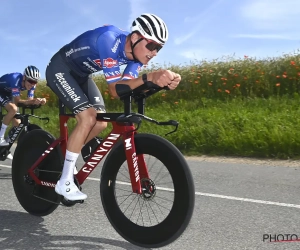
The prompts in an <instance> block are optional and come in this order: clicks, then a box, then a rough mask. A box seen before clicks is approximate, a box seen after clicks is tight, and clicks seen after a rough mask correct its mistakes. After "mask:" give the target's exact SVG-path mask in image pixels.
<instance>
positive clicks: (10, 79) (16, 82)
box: [0, 73, 36, 98]
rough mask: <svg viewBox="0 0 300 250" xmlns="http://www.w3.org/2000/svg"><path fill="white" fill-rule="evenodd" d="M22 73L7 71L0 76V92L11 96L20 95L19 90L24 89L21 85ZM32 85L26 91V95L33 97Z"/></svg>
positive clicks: (33, 88)
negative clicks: (7, 72)
mask: <svg viewBox="0 0 300 250" xmlns="http://www.w3.org/2000/svg"><path fill="white" fill-rule="evenodd" d="M22 81H23V75H22V74H21V73H9V74H5V75H3V76H1V77H0V93H4V94H8V95H12V96H13V97H17V96H20V92H21V91H24V90H26V89H25V88H23V87H22ZM35 88H36V85H34V86H33V87H32V88H31V89H30V90H28V92H27V97H29V98H32V97H34V90H35Z"/></svg>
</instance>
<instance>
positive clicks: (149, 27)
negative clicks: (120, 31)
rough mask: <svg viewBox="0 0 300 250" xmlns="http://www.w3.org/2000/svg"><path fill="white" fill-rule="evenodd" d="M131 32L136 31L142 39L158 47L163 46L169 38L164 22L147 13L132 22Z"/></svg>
mask: <svg viewBox="0 0 300 250" xmlns="http://www.w3.org/2000/svg"><path fill="white" fill-rule="evenodd" d="M131 31H132V32H134V31H138V32H139V33H140V34H141V35H142V36H143V37H144V38H146V39H150V40H152V41H155V42H156V43H158V44H160V45H164V44H165V42H166V41H167V40H168V36H169V33H168V28H167V25H166V24H165V22H164V21H163V20H162V19H161V18H159V17H158V16H156V15H153V14H148V13H145V14H142V15H140V16H139V17H138V18H136V19H135V20H134V21H133V23H132V27H131Z"/></svg>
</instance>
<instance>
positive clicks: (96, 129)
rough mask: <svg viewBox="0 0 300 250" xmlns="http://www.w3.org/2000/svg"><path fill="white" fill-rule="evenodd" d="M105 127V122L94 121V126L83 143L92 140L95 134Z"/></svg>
mask: <svg viewBox="0 0 300 250" xmlns="http://www.w3.org/2000/svg"><path fill="white" fill-rule="evenodd" d="M106 127H107V122H96V124H95V126H94V127H93V129H92V130H91V132H90V133H89V135H88V137H87V138H86V140H85V142H84V144H87V143H88V142H89V141H90V140H92V139H93V138H94V137H95V136H97V135H99V134H100V133H101V132H102V131H103V130H104V129H106Z"/></svg>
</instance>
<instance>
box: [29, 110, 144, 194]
mask: <svg viewBox="0 0 300 250" xmlns="http://www.w3.org/2000/svg"><path fill="white" fill-rule="evenodd" d="M122 115H124V113H102V114H97V121H104V122H111V123H112V126H113V129H112V130H111V132H110V133H109V135H108V136H107V137H106V138H105V139H104V140H103V141H102V142H101V144H100V145H98V147H97V148H96V150H95V151H94V153H93V154H92V155H91V156H90V157H89V159H88V160H87V161H86V162H85V164H84V165H83V167H82V168H81V169H80V170H79V171H78V173H77V175H76V179H77V181H78V184H79V185H81V184H82V183H83V182H84V181H85V180H86V178H87V177H88V176H89V175H90V174H91V173H92V172H93V171H94V169H95V168H96V167H97V165H98V164H99V163H100V162H101V161H102V159H103V158H104V157H105V155H106V154H107V153H108V152H109V151H110V149H112V148H113V147H114V145H115V144H116V143H117V141H118V140H119V139H120V138H121V139H122V141H123V145H124V150H125V152H126V159H127V163H128V168H129V173H130V179H131V185H132V191H133V192H135V193H138V194H141V193H142V188H141V179H143V178H149V173H148V170H147V167H146V163H145V160H144V156H143V155H137V154H136V150H135V144H134V135H135V134H136V128H135V126H134V125H133V124H124V123H118V122H117V121H116V120H117V118H118V117H120V116H122ZM74 117H75V116H74V115H72V114H65V113H62V114H60V116H59V123H60V137H59V138H58V139H56V140H55V141H54V142H53V143H51V145H50V146H49V147H48V148H47V149H46V150H45V151H44V153H43V154H42V155H41V156H40V157H39V158H38V160H37V161H36V162H35V163H34V164H33V165H32V167H31V168H30V169H29V170H28V173H29V176H30V177H31V178H32V179H33V180H34V181H35V183H36V184H38V185H42V186H47V187H51V188H54V187H55V185H56V183H52V182H48V181H43V180H40V179H39V178H38V177H37V176H36V175H35V173H34V170H35V169H36V168H37V167H38V165H39V164H40V163H41V162H42V161H43V160H44V159H45V158H46V157H47V156H48V155H49V154H50V152H51V151H52V150H53V149H54V148H55V147H57V146H58V145H60V148H61V151H62V154H63V155H65V153H66V146H67V142H68V127H67V122H68V120H69V119H70V118H74Z"/></svg>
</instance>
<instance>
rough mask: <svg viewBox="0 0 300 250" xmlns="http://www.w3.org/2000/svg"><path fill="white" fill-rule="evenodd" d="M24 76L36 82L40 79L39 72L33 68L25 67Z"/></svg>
mask: <svg viewBox="0 0 300 250" xmlns="http://www.w3.org/2000/svg"><path fill="white" fill-rule="evenodd" d="M24 75H25V76H26V77H27V78H29V79H31V80H34V81H38V80H39V79H40V77H41V75H40V71H39V70H38V68H37V67H35V66H28V67H26V69H25V70H24Z"/></svg>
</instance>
